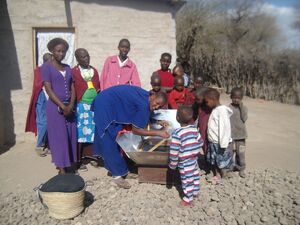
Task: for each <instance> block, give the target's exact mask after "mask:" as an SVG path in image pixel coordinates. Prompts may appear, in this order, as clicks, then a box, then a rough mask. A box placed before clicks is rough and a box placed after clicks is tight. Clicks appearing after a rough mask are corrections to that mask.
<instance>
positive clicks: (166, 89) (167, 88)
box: [161, 87, 173, 93]
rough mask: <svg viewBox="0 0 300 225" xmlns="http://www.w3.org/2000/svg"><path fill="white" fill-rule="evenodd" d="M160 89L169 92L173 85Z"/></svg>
mask: <svg viewBox="0 0 300 225" xmlns="http://www.w3.org/2000/svg"><path fill="white" fill-rule="evenodd" d="M161 89H162V90H163V91H164V92H166V93H169V92H171V91H172V89H173V87H161Z"/></svg>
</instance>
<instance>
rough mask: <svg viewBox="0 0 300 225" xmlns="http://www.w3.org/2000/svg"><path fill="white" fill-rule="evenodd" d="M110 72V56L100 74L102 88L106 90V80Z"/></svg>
mask: <svg viewBox="0 0 300 225" xmlns="http://www.w3.org/2000/svg"><path fill="white" fill-rule="evenodd" d="M108 72H109V58H107V59H106V60H105V62H104V65H103V69H102V72H101V76H100V89H101V90H104V89H105V88H106V80H107V75H108Z"/></svg>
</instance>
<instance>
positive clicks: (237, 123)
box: [169, 78, 247, 206]
mask: <svg viewBox="0 0 300 225" xmlns="http://www.w3.org/2000/svg"><path fill="white" fill-rule="evenodd" d="M195 80H199V81H203V80H202V78H200V79H195ZM174 84H175V82H174ZM196 86H197V85H196ZM192 91H193V92H194V93H195V99H194V102H193V103H192V106H191V105H189V104H183V105H180V106H178V110H177V121H178V122H179V123H180V125H181V127H180V128H178V129H175V130H174V132H173V134H172V139H171V143H170V155H169V168H170V169H176V168H177V167H178V169H179V173H180V177H181V184H182V190H183V199H182V201H181V202H180V204H181V205H183V206H190V205H193V198H194V197H197V196H198V194H199V190H200V187H199V177H200V174H199V167H202V168H205V169H206V171H207V169H208V170H210V171H212V173H213V177H212V178H211V179H210V180H209V182H211V183H212V184H219V183H221V182H222V178H224V177H226V175H227V173H228V172H230V171H234V170H236V171H239V175H240V176H241V177H243V178H244V177H245V165H246V164H245V145H246V138H247V131H246V125H245V122H246V120H247V108H246V107H245V106H244V105H243V103H242V98H243V90H242V89H241V88H233V89H232V91H231V95H230V97H231V100H232V102H231V104H230V105H229V106H225V105H221V103H220V93H219V92H218V91H217V90H216V89H214V88H209V87H201V85H200V86H197V88H195V87H194V90H192ZM200 155H202V156H203V157H204V159H205V161H199V160H198V157H199V156H200Z"/></svg>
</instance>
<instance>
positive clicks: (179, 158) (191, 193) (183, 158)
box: [169, 105, 203, 206]
mask: <svg viewBox="0 0 300 225" xmlns="http://www.w3.org/2000/svg"><path fill="white" fill-rule="evenodd" d="M176 119H177V121H178V122H179V123H180V126H181V127H180V128H177V129H176V130H174V131H173V134H172V140H171V144H170V155H169V168H170V169H172V170H175V169H176V167H178V168H179V173H180V178H181V186H182V190H183V194H184V196H183V199H182V201H181V202H180V204H181V205H183V206H189V205H191V204H192V202H193V197H196V196H198V194H199V190H200V184H199V180H200V175H199V166H198V162H197V161H198V155H199V154H203V151H202V149H201V147H202V145H203V141H202V138H201V136H200V134H199V132H198V130H197V128H196V126H195V125H193V123H194V120H193V109H192V108H191V107H190V106H184V105H183V106H180V107H179V108H178V110H177V116H176Z"/></svg>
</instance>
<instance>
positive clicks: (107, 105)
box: [92, 85, 150, 176]
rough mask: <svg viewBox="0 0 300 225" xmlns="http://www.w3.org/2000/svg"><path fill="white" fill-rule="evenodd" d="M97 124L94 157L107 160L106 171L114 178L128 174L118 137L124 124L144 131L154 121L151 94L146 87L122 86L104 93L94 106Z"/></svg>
mask: <svg viewBox="0 0 300 225" xmlns="http://www.w3.org/2000/svg"><path fill="white" fill-rule="evenodd" d="M92 110H93V111H94V121H95V124H96V126H95V139H94V148H93V152H94V155H100V156H102V157H103V159H104V166H105V168H106V169H107V170H108V171H110V172H111V174H112V175H113V176H123V175H126V174H127V173H128V167H127V164H126V161H125V160H124V159H123V157H122V155H121V153H120V148H119V146H118V144H117V143H116V137H117V135H118V133H119V131H121V130H122V127H123V126H122V125H125V124H132V125H133V126H135V127H137V128H144V127H145V126H146V125H147V123H148V121H149V118H150V106H149V92H147V91H145V90H143V89H142V88H139V87H135V86H129V85H120V86H114V87H111V88H108V89H106V90H104V91H102V92H101V93H100V94H98V96H97V97H96V98H95V100H94V102H93V104H92Z"/></svg>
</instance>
